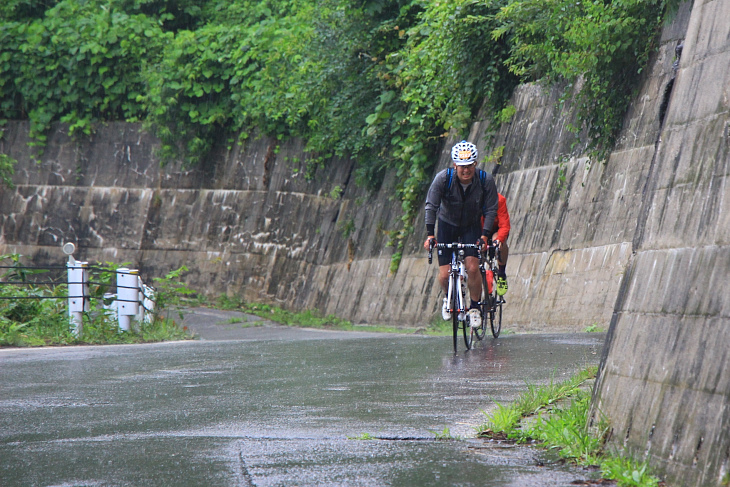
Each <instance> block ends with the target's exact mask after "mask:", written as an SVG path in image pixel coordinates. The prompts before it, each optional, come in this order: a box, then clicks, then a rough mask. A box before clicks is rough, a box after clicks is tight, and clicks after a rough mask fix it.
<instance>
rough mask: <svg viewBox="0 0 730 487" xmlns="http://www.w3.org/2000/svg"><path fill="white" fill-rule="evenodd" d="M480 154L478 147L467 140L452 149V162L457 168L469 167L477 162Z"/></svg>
mask: <svg viewBox="0 0 730 487" xmlns="http://www.w3.org/2000/svg"><path fill="white" fill-rule="evenodd" d="M478 156H479V153H478V152H477V146H475V145H474V144H472V143H471V142H467V141H466V140H462V141H461V142H459V143H458V144H455V145H454V147H452V148H451V160H452V161H454V163H455V164H456V165H457V166H467V165H469V164H472V163H474V162H476V161H477V157H478Z"/></svg>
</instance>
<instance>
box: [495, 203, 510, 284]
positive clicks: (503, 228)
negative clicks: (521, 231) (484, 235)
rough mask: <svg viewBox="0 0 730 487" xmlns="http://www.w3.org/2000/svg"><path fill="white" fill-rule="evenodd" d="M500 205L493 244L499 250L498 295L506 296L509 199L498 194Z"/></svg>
mask: <svg viewBox="0 0 730 487" xmlns="http://www.w3.org/2000/svg"><path fill="white" fill-rule="evenodd" d="M497 197H498V198H499V204H498V207H497V217H496V218H495V219H494V226H493V227H492V232H493V234H492V242H493V243H494V244H495V245H496V246H497V247H498V248H499V260H498V261H497V263H498V264H499V270H498V271H497V294H499V295H500V296H504V295H505V294H506V293H507V289H508V286H507V257H508V256H509V247H508V246H507V237H509V231H510V224H509V212H508V211H507V198H505V197H504V196H502V194H501V193H497Z"/></svg>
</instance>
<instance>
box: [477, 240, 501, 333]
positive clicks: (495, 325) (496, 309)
mask: <svg viewBox="0 0 730 487" xmlns="http://www.w3.org/2000/svg"><path fill="white" fill-rule="evenodd" d="M499 257H500V255H499V247H498V246H497V245H495V244H494V243H492V242H490V243H489V246H488V247H487V256H486V258H485V259H484V260H483V261H481V260H480V264H479V270H480V271H481V274H482V296H483V299H482V300H480V302H479V304H480V306H481V307H482V324H484V321H485V320H486V319H488V320H489V326H490V328H491V329H492V336H493V337H494V338H497V337H498V336H499V332H500V331H502V306H503V305H504V304H506V303H507V301H505V299H504V296H500V295H499V294H497V271H498V269H499ZM485 290H486V291H485Z"/></svg>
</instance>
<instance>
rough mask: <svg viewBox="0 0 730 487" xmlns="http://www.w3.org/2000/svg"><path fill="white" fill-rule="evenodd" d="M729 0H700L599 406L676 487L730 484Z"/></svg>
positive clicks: (621, 439)
mask: <svg viewBox="0 0 730 487" xmlns="http://www.w3.org/2000/svg"><path fill="white" fill-rule="evenodd" d="M728 19H730V1H727V0H714V1H702V2H695V4H694V7H693V9H692V14H691V19H690V22H689V27H688V29H687V34H686V38H685V42H684V50H683V53H682V57H681V62H680V65H679V71H678V73H677V77H676V80H675V83H674V87H673V90H672V94H671V99H670V100H669V106H668V110H667V115H666V120H665V123H664V127H663V130H662V131H661V135H660V139H659V140H658V143H657V150H656V152H655V155H654V158H653V160H652V163H651V165H650V166H649V167H648V171H649V174H648V178H647V182H646V188H645V190H644V192H643V197H642V199H641V205H640V210H639V212H638V215H637V216H638V219H637V226H636V230H635V233H634V238H633V245H634V249H633V250H634V256H633V257H632V258H631V260H630V265H629V268H628V271H627V273H626V274H625V276H624V283H623V285H622V289H621V293H620V294H619V296H618V300H617V303H616V307H615V312H614V314H613V319H612V321H611V327H610V331H609V334H608V338H607V347H606V349H605V357H604V359H603V362H602V368H601V376H600V378H599V381H598V383H597V387H596V391H595V401H594V406H595V407H596V408H597V409H598V410H600V411H602V412H603V413H605V414H607V415H608V416H609V417H610V419H611V421H612V425H613V436H612V439H611V442H612V443H613V445H615V446H619V447H625V448H626V449H627V450H628V451H630V452H631V453H632V454H634V455H635V456H636V457H639V458H648V459H649V461H650V463H651V464H652V465H654V466H655V467H657V468H658V469H659V470H660V471H663V472H664V473H665V474H666V476H667V479H668V480H669V483H670V485H677V486H679V485H681V486H717V485H727V483H728V481H730V372H728V368H727V364H728V360H729V359H730V354H729V353H728V350H730V292H728V289H727V284H728V282H730V128H729V127H730V21H728Z"/></svg>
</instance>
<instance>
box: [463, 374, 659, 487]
mask: <svg viewBox="0 0 730 487" xmlns="http://www.w3.org/2000/svg"><path fill="white" fill-rule="evenodd" d="M596 373H597V368H596V367H590V368H588V369H585V370H582V371H580V372H579V373H578V374H576V375H574V376H573V377H571V378H570V379H568V380H566V381H563V382H557V383H556V382H554V381H553V380H551V381H550V383H549V384H547V385H545V386H539V387H538V386H535V385H530V384H528V386H527V390H526V391H525V392H524V393H523V394H521V395H520V396H519V397H518V398H517V400H516V401H515V402H514V403H512V404H511V405H509V406H504V405H502V404H499V403H497V405H496V408H495V409H494V410H493V411H492V412H491V413H485V415H486V416H487V421H486V423H485V424H483V425H482V426H480V427H479V428H477V433H478V436H481V437H488V438H493V439H499V440H505V439H508V440H513V441H517V442H526V441H533V440H534V441H537V442H539V443H540V444H541V445H542V446H543V447H545V448H547V449H552V450H556V451H557V452H558V453H559V455H560V456H561V457H562V458H564V459H566V460H569V461H573V462H575V463H577V464H580V465H600V466H601V471H602V475H603V477H604V478H606V479H610V480H616V481H617V483H618V485H619V486H631V487H656V486H658V485H660V482H659V479H658V478H657V477H655V476H653V475H652V474H651V472H650V471H649V468H648V465H647V464H646V463H645V462H644V463H639V462H636V461H635V460H632V459H626V458H622V457H619V456H617V455H610V454H607V453H606V452H605V451H604V446H605V440H606V436H607V432H608V431H609V424H608V421H607V420H606V418H603V417H601V418H599V420H598V421H597V422H596V424H595V425H593V426H589V414H590V403H591V396H590V393H589V392H587V391H585V390H584V389H581V386H582V385H583V384H584V383H585V382H586V381H587V380H590V379H592V378H595V376H596Z"/></svg>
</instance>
